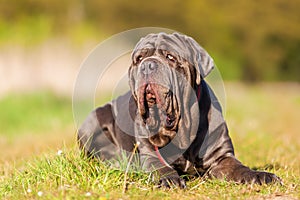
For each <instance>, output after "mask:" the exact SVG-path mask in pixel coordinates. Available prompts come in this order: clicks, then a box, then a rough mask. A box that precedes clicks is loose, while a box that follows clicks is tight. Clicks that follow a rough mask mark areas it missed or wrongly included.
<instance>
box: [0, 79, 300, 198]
mask: <svg viewBox="0 0 300 200" xmlns="http://www.w3.org/2000/svg"><path fill="white" fill-rule="evenodd" d="M299 89H300V87H299V85H298V84H260V85H254V86H250V85H248V86H247V85H243V84H237V83H234V84H233V83H227V84H226V94H227V112H226V119H227V123H228V126H229V130H230V134H231V136H232V139H233V143H234V146H235V152H236V155H237V157H238V158H239V159H240V160H241V161H242V162H243V163H245V164H246V165H248V166H250V167H251V168H253V169H258V170H267V171H269V172H272V173H275V174H276V175H278V176H279V177H281V179H282V180H283V183H284V185H282V186H281V185H278V184H275V185H263V186H258V185H241V184H235V183H230V182H226V181H222V180H205V179H201V178H194V177H187V178H188V179H190V180H189V181H187V189H186V190H179V189H171V190H162V189H158V188H157V187H156V183H157V182H155V181H154V182H152V176H151V174H147V173H144V172H142V171H140V170H134V171H129V172H128V174H126V176H127V178H126V177H125V170H126V166H127V163H126V161H120V164H121V167H118V168H116V167H113V166H111V165H110V164H108V163H103V162H99V161H97V160H93V159H88V158H86V157H84V156H82V155H81V153H80V151H79V150H78V147H77V145H76V140H75V137H74V135H75V131H74V129H73V127H72V126H74V125H73V122H72V120H71V118H72V116H70V117H65V115H68V114H69V105H68V104H69V103H70V101H69V100H61V99H60V98H56V97H54V96H53V97H52V100H49V101H50V102H52V103H49V102H48V103H45V104H42V103H41V102H40V100H41V99H43V98H41V97H34V98H33V97H30V98H29V97H28V96H27V97H26V98H24V99H30V100H28V101H24V105H26V106H27V107H29V108H32V109H33V110H34V106H30V105H31V104H33V105H36V104H38V105H40V106H39V107H43V108H45V110H44V111H43V112H44V113H45V116H47V117H46V118H48V119H49V120H51V118H52V117H53V118H56V119H58V120H61V122H63V123H62V124H64V125H63V126H61V125H60V123H57V128H55V126H53V127H52V128H53V129H55V131H53V129H52V128H50V129H48V131H46V132H44V131H43V130H44V129H45V126H47V123H46V124H44V125H41V126H38V127H37V129H35V131H37V133H35V134H34V135H33V136H32V135H31V136H30V133H28V131H29V132H30V129H31V128H30V126H31V125H29V124H31V123H30V121H34V120H36V118H35V117H33V116H30V113H31V112H29V111H27V112H28V113H27V114H28V117H27V118H23V119H24V121H25V122H24V123H25V124H26V121H28V127H27V128H26V126H25V125H22V126H21V125H18V122H19V123H20V124H22V123H23V122H20V121H16V122H17V123H16V124H15V125H16V127H15V128H16V130H19V131H21V132H23V133H22V134H21V135H23V137H21V136H18V135H14V136H13V137H12V136H11V135H12V134H14V133H12V132H13V131H14V129H13V125H12V124H10V125H6V126H7V127H11V128H10V131H11V132H9V131H8V132H7V133H8V135H10V136H7V137H12V138H13V139H12V140H11V141H10V143H9V145H10V146H1V147H0V148H1V152H2V155H4V154H8V155H10V158H8V157H7V159H6V160H4V161H2V162H0V170H1V171H0V194H1V195H2V198H3V199H38V198H43V199H86V198H89V199H102V200H103V199H141V198H144V199H174V200H175V199H273V198H282V199H297V198H300V191H299V186H300V176H299V174H300V167H299V166H300V156H299V151H300V140H299V134H298V121H299V119H300V113H299V112H298V111H299V108H300V95H299V93H298V92H297V91H299ZM33 96H35V95H33ZM37 96H40V94H39V95H37ZM42 96H43V95H42ZM50 96H51V95H50ZM19 98H22V95H21V96H20V97H19ZM31 98H32V99H31ZM36 98H37V99H39V101H35V100H34V99H36ZM9 99H11V97H10V98H9ZM50 99H51V98H50ZM59 99H60V100H59ZM2 102H3V101H2ZM29 102H31V103H29ZM38 102H39V103H38ZM53 102H55V103H53ZM57 102H63V103H57ZM9 103H11V104H9ZM9 103H8V102H7V104H6V105H7V108H6V109H7V111H6V113H10V109H9V105H14V106H15V105H16V104H14V103H13V101H9ZM18 104H20V105H21V104H22V101H19V103H18ZM51 104H54V105H52V106H51ZM56 104H58V105H60V106H55V105H56ZM2 105H3V104H2ZM42 105H45V106H42ZM46 105H48V106H46ZM21 107H22V106H21ZM14 109H15V108H11V110H12V111H11V112H13V110H14ZM47 109H49V110H47ZM50 110H51V111H50ZM23 112H25V113H26V111H23ZM47 113H48V114H47ZM50 113H51V114H50ZM0 115H1V114H0ZM40 116H41V117H42V116H43V115H42V114H41V115H40ZM45 116H44V117H45ZM7 123H9V121H7ZM49 127H51V126H50V124H49ZM8 130H9V129H8ZM22 130H26V131H22ZM38 132H40V133H38ZM2 137H3V138H5V137H6V136H5V134H4V135H2ZM26 138H27V139H26ZM63 141H65V142H67V143H68V144H67V145H66V144H64V142H63ZM49 143H52V144H53V145H50V146H49V147H48V148H42V147H43V146H47V145H49ZM30 146H35V147H37V148H40V150H39V151H38V152H36V151H34V150H33V149H31V150H28V151H27V153H26V155H28V154H30V152H35V155H34V156H31V157H30V156H27V157H26V156H24V154H25V153H24V152H25V149H26V148H28V149H30ZM38 146H39V147H38ZM31 148H32V147H31ZM18 149H21V150H20V151H17V150H18ZM11 150H16V152H18V153H14V152H11ZM22 153H23V154H22ZM2 155H1V156H2ZM22 155H23V156H24V157H22ZM2 159H3V158H2ZM125 181H126V183H127V186H128V188H127V190H126V192H125V193H123V192H122V191H123V189H124V188H123V187H124V182H125Z"/></svg>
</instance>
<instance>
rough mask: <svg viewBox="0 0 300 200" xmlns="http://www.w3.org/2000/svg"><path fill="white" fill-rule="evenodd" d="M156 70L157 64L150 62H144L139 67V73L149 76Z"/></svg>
mask: <svg viewBox="0 0 300 200" xmlns="http://www.w3.org/2000/svg"><path fill="white" fill-rule="evenodd" d="M156 69H157V63H155V62H152V61H145V62H143V63H142V65H141V71H142V73H144V74H151V73H152V72H154V71H155V70H156Z"/></svg>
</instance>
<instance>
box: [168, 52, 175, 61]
mask: <svg viewBox="0 0 300 200" xmlns="http://www.w3.org/2000/svg"><path fill="white" fill-rule="evenodd" d="M166 58H167V59H168V60H169V61H171V62H176V58H175V57H174V56H172V55H171V54H167V56H166Z"/></svg>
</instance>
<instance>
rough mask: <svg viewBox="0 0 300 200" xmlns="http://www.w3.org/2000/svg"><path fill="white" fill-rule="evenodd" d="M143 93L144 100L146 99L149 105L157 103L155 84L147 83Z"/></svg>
mask: <svg viewBox="0 0 300 200" xmlns="http://www.w3.org/2000/svg"><path fill="white" fill-rule="evenodd" d="M145 94H146V101H147V103H148V106H149V107H151V106H153V105H154V104H157V103H158V102H157V100H158V98H159V96H158V94H157V90H156V87H155V85H153V84H148V85H147V87H146V90H145Z"/></svg>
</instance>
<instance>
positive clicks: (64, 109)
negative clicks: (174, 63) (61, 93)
mask: <svg viewBox="0 0 300 200" xmlns="http://www.w3.org/2000/svg"><path fill="white" fill-rule="evenodd" d="M0 107H1V112H0V121H1V124H0V130H1V131H0V135H6V136H7V135H12V136H16V135H20V134H24V133H28V132H31V133H41V132H42V131H43V130H47V131H48V130H54V129H62V128H64V127H65V126H66V124H70V123H71V122H72V120H73V119H72V103H71V100H70V99H68V98H65V97H56V96H55V95H53V94H51V93H50V92H37V93H33V94H10V95H7V96H5V97H4V98H2V99H0Z"/></svg>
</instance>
